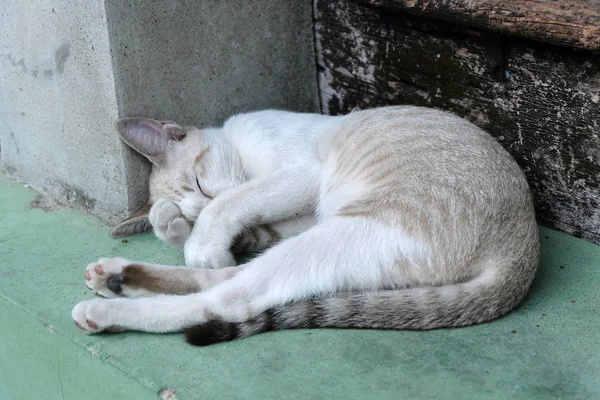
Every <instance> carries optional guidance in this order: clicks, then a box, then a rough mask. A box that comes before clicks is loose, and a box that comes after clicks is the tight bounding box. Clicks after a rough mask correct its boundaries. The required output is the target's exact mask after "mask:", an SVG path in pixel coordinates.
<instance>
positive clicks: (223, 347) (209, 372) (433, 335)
mask: <svg viewBox="0 0 600 400" xmlns="http://www.w3.org/2000/svg"><path fill="white" fill-rule="evenodd" d="M35 198H36V193H35V192H33V191H32V190H30V189H29V188H26V187H24V185H23V184H21V183H18V182H14V181H9V180H8V179H6V178H1V177H0V338H1V340H0V399H3V400H12V399H17V400H21V399H44V400H53V399H90V400H92V399H153V398H160V397H161V396H162V398H164V399H202V400H208V399H401V398H407V399H418V398H424V399H425V398H427V399H435V398H443V399H506V398H511V399H544V400H546V399H558V398H560V399H592V398H600V380H599V379H598V376H600V353H599V352H598V351H597V349H598V348H600V340H599V334H598V327H599V326H600V313H599V312H598V310H599V309H600V290H598V287H599V284H600V275H599V274H598V261H599V260H600V247H599V246H596V245H593V244H590V243H588V242H585V241H583V240H580V239H575V238H573V237H570V236H568V235H565V234H561V233H558V232H555V231H552V230H548V229H542V230H541V235H542V243H543V252H542V266H541V269H540V272H539V275H538V277H537V279H536V282H535V286H534V288H533V289H532V291H531V293H530V295H529V296H528V297H527V299H526V301H525V302H524V303H523V305H522V306H521V307H520V308H518V309H517V310H516V311H515V312H513V313H511V314H509V315H508V316H507V317H505V318H502V319H500V320H498V321H495V322H493V323H489V324H484V325H479V326H474V327H469V328H463V329H451V330H437V331H428V332H393V331H368V330H364V331H358V330H313V331H308V330H298V331H284V332H274V333H267V334H262V335H258V336H255V337H251V338H248V339H244V340H239V341H234V342H229V343H225V344H219V345H214V346H211V347H205V348H197V347H191V346H188V345H187V344H186V343H185V342H184V340H183V338H182V335H180V334H171V335H151V334H142V333H123V334H104V335H98V336H86V335H84V334H82V333H81V331H79V329H77V328H76V327H75V325H74V324H73V322H72V320H71V316H70V314H71V309H72V307H73V306H74V305H75V304H76V303H77V302H78V301H81V300H83V299H89V298H92V297H93V295H92V294H91V293H90V292H88V291H87V290H86V288H85V286H84V279H83V268H84V267H85V265H86V264H88V263H89V262H92V261H94V260H97V259H98V258H101V257H112V256H123V257H126V258H130V259H134V260H135V259H137V260H144V261H149V262H157V263H165V264H169V263H174V264H181V263H182V262H183V258H182V255H181V253H180V252H179V250H177V249H174V248H172V247H170V246H168V245H166V244H164V243H161V242H160V241H158V240H157V239H156V238H155V237H154V236H152V235H151V234H145V235H137V236H134V237H131V238H128V239H127V241H126V242H124V241H122V240H115V239H111V238H110V237H109V236H108V231H109V227H108V226H105V225H102V223H100V222H99V221H98V220H96V219H95V218H94V217H92V216H89V215H85V214H82V213H79V212H77V211H73V210H69V209H58V210H55V211H45V210H43V209H39V208H32V206H31V202H32V200H34V199H35Z"/></svg>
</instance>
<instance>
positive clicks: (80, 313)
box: [71, 299, 122, 334]
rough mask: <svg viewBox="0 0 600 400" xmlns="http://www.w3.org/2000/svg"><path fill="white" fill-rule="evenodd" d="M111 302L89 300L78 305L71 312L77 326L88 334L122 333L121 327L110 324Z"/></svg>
mask: <svg viewBox="0 0 600 400" xmlns="http://www.w3.org/2000/svg"><path fill="white" fill-rule="evenodd" d="M113 301H114V300H113ZM113 307H114V304H111V303H110V302H109V300H98V299H96V300H87V301H82V302H81V303H79V304H77V305H76V306H75V307H74V308H73V311H72V312H71V317H72V318H73V322H75V325H77V327H78V328H79V329H81V330H82V331H84V332H85V333H88V334H93V333H99V332H105V331H106V332H121V331H122V329H121V327H119V326H117V325H115V324H112V323H111V322H110V319H111V313H112V312H113V310H112V308H113Z"/></svg>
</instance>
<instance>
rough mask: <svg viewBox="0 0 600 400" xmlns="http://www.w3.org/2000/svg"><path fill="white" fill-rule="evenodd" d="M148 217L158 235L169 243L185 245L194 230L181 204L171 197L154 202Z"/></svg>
mask: <svg viewBox="0 0 600 400" xmlns="http://www.w3.org/2000/svg"><path fill="white" fill-rule="evenodd" d="M148 218H149V220H150V223H151V224H152V227H153V228H154V233H155V234H156V236H158V238H159V239H161V240H163V241H165V242H167V243H172V244H175V245H178V246H183V244H184V243H185V241H186V240H187V238H188V237H189V236H190V233H191V231H192V226H191V224H190V223H189V222H188V221H187V220H186V219H185V218H184V217H183V214H182V213H181V209H180V208H179V206H178V205H177V204H175V203H174V202H173V201H171V200H169V199H159V200H158V201H157V202H156V203H154V205H153V206H152V208H151V209H150V215H149V216H148Z"/></svg>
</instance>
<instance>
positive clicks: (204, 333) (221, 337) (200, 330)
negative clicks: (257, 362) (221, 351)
mask: <svg viewBox="0 0 600 400" xmlns="http://www.w3.org/2000/svg"><path fill="white" fill-rule="evenodd" d="M238 333H239V329H238V327H237V324H236V323H233V322H225V321H222V320H219V319H215V320H212V321H208V322H206V323H204V324H200V325H196V326H192V327H190V328H187V329H186V330H185V340H186V341H187V342H188V343H189V344H191V345H193V346H208V345H211V344H215V343H220V342H228V341H230V340H233V339H235V338H237V337H238Z"/></svg>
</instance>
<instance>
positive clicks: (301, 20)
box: [107, 0, 318, 125]
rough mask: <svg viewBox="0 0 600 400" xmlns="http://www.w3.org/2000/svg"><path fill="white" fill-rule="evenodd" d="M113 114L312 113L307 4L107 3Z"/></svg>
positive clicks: (207, 117)
mask: <svg viewBox="0 0 600 400" xmlns="http://www.w3.org/2000/svg"><path fill="white" fill-rule="evenodd" d="M107 16H108V21H109V29H110V37H111V46H112V50H113V52H112V54H113V60H114V65H115V71H116V77H117V81H116V90H117V97H118V99H119V106H120V112H121V113H122V114H123V115H127V116H131V115H148V116H154V117H156V118H164V119H170V120H175V121H178V122H182V123H188V124H198V125H206V124H216V123H220V122H222V120H223V119H224V118H225V117H227V116H229V115H231V114H232V113H237V112H244V111H251V110H257V109H264V108H284V109H291V110H296V111H316V110H317V109H318V95H317V83H316V82H317V77H316V67H315V56H314V39H313V24H312V6H311V3H310V1H296V0H278V1H267V0H230V1H193V0H187V1H164V0H133V1H119V0H110V1H107Z"/></svg>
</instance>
